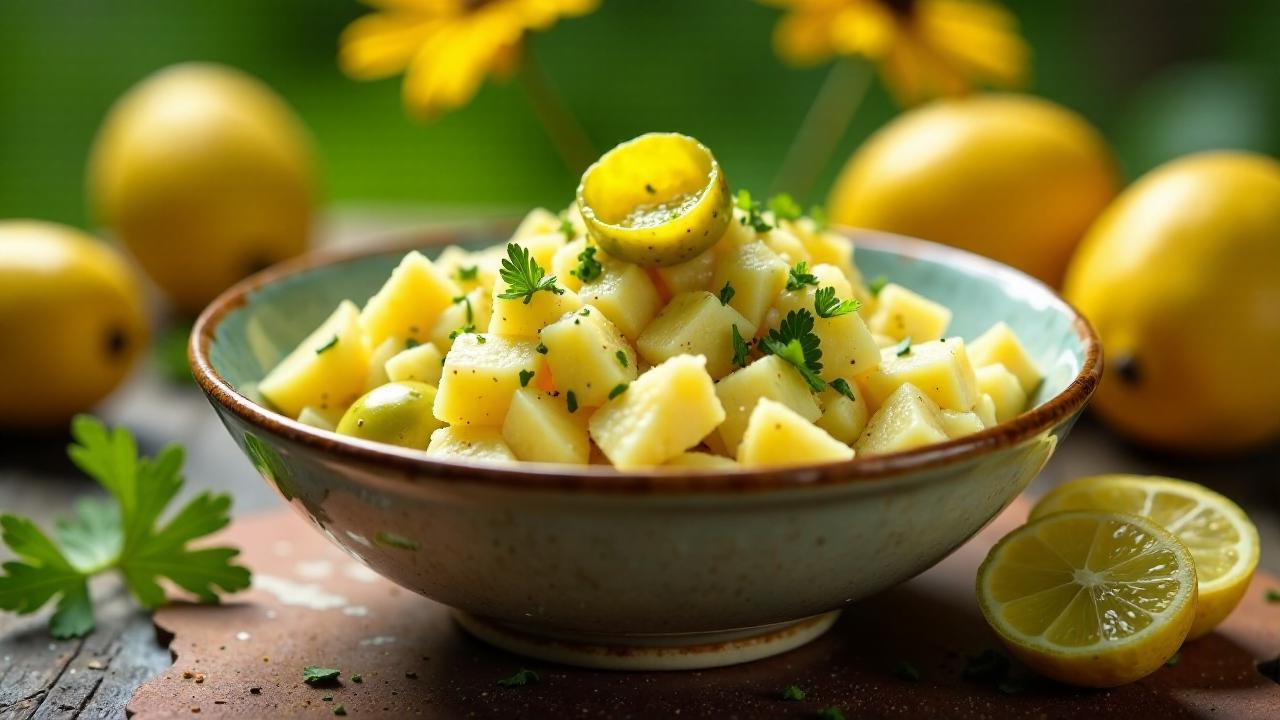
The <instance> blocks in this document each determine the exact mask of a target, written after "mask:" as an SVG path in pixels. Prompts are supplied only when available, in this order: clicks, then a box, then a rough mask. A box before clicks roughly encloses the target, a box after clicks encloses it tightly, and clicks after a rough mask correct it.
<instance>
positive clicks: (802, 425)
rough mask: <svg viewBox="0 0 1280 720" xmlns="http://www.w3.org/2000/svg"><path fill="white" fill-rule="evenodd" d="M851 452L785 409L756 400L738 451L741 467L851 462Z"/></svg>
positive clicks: (783, 406) (840, 443) (776, 404)
mask: <svg viewBox="0 0 1280 720" xmlns="http://www.w3.org/2000/svg"><path fill="white" fill-rule="evenodd" d="M853 455H854V451H853V448H850V447H849V446H848V445H845V444H844V443H842V442H840V441H839V440H837V439H835V438H833V437H831V436H830V435H828V434H827V432H826V431H825V430H823V429H822V428H820V427H818V426H816V425H814V424H813V423H812V422H811V421H810V420H808V419H807V418H805V417H804V416H803V415H800V414H798V413H797V412H796V411H795V410H792V409H791V408H790V407H788V406H787V405H784V404H783V403H780V402H774V401H773V400H770V399H769V398H760V401H759V402H758V403H757V404H756V406H755V409H754V410H752V411H751V417H750V418H749V419H748V421H747V427H746V430H745V432H744V433H743V435H742V444H741V446H739V448H738V463H739V464H741V465H743V466H744V467H753V466H754V467H776V466H783V465H809V464H812V463H820V462H836V461H839V460H852V459H853Z"/></svg>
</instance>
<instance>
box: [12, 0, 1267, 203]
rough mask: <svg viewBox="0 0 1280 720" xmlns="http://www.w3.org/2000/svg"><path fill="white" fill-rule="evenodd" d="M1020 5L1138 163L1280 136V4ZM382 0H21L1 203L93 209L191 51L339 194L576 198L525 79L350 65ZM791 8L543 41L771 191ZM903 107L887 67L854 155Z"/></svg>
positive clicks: (664, 12) (557, 72)
mask: <svg viewBox="0 0 1280 720" xmlns="http://www.w3.org/2000/svg"><path fill="white" fill-rule="evenodd" d="M1005 4H1006V5H1007V6H1008V7H1009V8H1010V9H1011V10H1013V12H1014V13H1015V14H1016V15H1017V16H1018V18H1019V19H1020V21H1021V23H1022V31H1023V34H1024V35H1025V37H1026V38H1027V39H1028V41H1029V42H1030V43H1031V46H1032V47H1033V48H1034V51H1035V55H1034V58H1033V65H1032V67H1033V72H1034V79H1033V81H1032V83H1031V86H1030V90H1031V91H1033V92H1035V93H1038V94H1041V95H1045V96H1047V97H1049V98H1052V99H1054V100H1057V101H1059V102H1062V103H1064V104H1066V105H1068V106H1070V107H1072V108H1074V109H1076V110H1078V111H1080V112H1081V113H1083V114H1084V115H1085V116H1086V117H1088V118H1089V119H1090V120H1092V121H1093V122H1094V123H1095V124H1097V125H1098V126H1099V127H1100V128H1101V129H1102V130H1103V132H1104V133H1105V134H1106V135H1107V136H1108V138H1110V140H1111V141H1112V143H1113V144H1114V146H1115V147H1116V151H1117V153H1118V155H1119V156H1120V159H1121V163H1122V165H1123V167H1124V170H1125V173H1126V175H1128V176H1129V177H1133V176H1135V175H1136V174H1139V173H1141V172H1142V171H1144V170H1147V169H1149V168H1151V167H1153V166H1154V165H1156V164H1158V163H1160V162H1162V161H1164V160H1167V159H1169V158H1171V157H1173V156H1176V155H1178V154H1181V153H1185V152H1188V151H1191V150H1196V149H1204V148H1212V147H1236V148H1247V149H1254V150H1260V151H1263V152H1269V153H1272V154H1277V152H1278V151H1280V42H1278V40H1280V1H1277V0H1252V1H1245V0H1239V1H1231V2H1227V1H1222V2H1204V1H1203V0H1198V1H1197V0H1123V1H1122V2H1116V1H1115V0H1073V1H1070V2H1066V1H1063V2H1047V1H1045V0H1010V1H1009V2H1006V3H1005ZM364 12H367V8H365V7H363V6H361V5H359V4H357V3H356V2H353V1H352V0H180V1H177V2H175V1H170V0H98V1H95V2H84V1H83V0H0V217H36V218H43V219H49V220H57V221H62V222H68V223H71V224H75V225H80V226H87V225H89V224H90V218H88V217H87V213H86V210H85V203H84V197H83V174H84V163H85V158H86V157H87V153H88V148H89V145H90V143H91V142H92V139H93V135H94V132H95V130H96V128H97V126H98V123H99V122H100V121H101V119H102V117H103V115H104V113H105V112H106V110H107V108H108V107H109V106H110V105H111V103H112V101H113V100H114V99H115V98H116V97H117V96H118V95H120V94H121V93H122V92H124V91H125V90H126V89H127V88H128V87H129V86H130V85H132V84H133V83H135V82H137V81H138V80H140V79H141V78H143V77H145V76H146V75H148V74H149V73H151V72H152V71H154V70H156V69H158V68H161V67H163V66H165V65H168V64H170V63H174V62H178V61H183V60H209V61H218V62H223V63H227V64H230V65H234V66H236V67H239V68H242V69H244V70H247V71H249V72H251V73H253V74H255V75H257V76H259V77H261V78H262V79H264V80H265V81H266V82H267V83H269V84H270V85H272V86H273V87H275V88H276V89H277V90H278V91H280V92H281V93H282V94H283V95H284V96H285V97H286V98H287V99H288V100H289V102H291V103H292V104H293V106H294V107H295V108H296V109H297V111H298V112H299V114H300V115H301V116H302V118H303V120H304V121H305V122H306V123H307V124H308V125H309V126H310V128H311V130H312V132H313V133H314V135H315V138H316V141H317V145H318V148H319V152H320V156H321V161H322V167H323V172H324V181H323V183H324V186H325V189H326V194H327V196H328V197H329V199H330V200H332V201H335V202H339V203H346V204H350V203H358V204H361V205H367V204H388V205H406V204H412V205H427V206H434V207H438V208H448V209H451V210H454V211H456V210H458V209H460V208H461V209H464V210H465V209H467V208H481V207H483V208H486V209H489V210H492V209H495V208H503V209H507V208H510V209H513V210H514V209H517V208H525V207H528V206H529V205H532V204H546V205H553V206H562V205H565V204H567V202H568V201H569V199H570V197H571V194H572V191H573V188H574V186H575V185H576V178H574V177H571V176H570V175H569V173H568V172H567V171H565V170H564V168H563V166H562V164H561V163H560V161H559V159H558V156H557V155H556V154H555V152H554V151H553V149H552V147H551V145H550V144H549V143H548V141H547V140H546V138H545V135H544V133H543V131H542V129H541V127H540V126H539V125H538V123H537V121H536V120H535V118H534V116H533V114H532V113H531V112H530V110H529V107H528V105H527V103H526V101H525V98H524V96H523V95H522V94H521V91H520V89H519V87H518V86H517V85H515V84H510V83H509V84H493V83H490V84H488V85H487V86H486V87H485V89H484V90H482V91H481V93H480V94H479V96H478V97H477V98H476V99H475V101H474V102H473V103H472V104H471V105H470V106H468V107H467V108H465V109H463V110H461V111H458V112H455V113H453V114H450V115H447V116H445V117H443V118H441V119H439V120H437V121H435V122H433V123H429V124H423V123H419V122H416V121H414V120H412V119H411V118H409V117H407V116H406V114H405V112H404V111H403V109H402V108H401V105H400V95H399V92H400V88H399V83H400V81H399V78H393V79H390V80H387V81H383V82H377V83H359V82H355V81H352V80H349V79H347V78H345V77H344V76H343V75H342V74H341V73H340V72H339V71H338V68H337V65H336V62H335V55H336V44H337V38H338V34H339V33H340V31H341V30H342V28H343V27H344V26H345V25H346V23H347V22H349V21H350V20H351V19H353V18H355V17H357V16H358V15H360V14H362V13H364ZM777 15H778V13H777V12H776V11H775V10H772V9H770V8H766V7H762V6H759V5H757V4H754V3H752V2H749V1H748V0H696V1H691V0H647V1H646V2H638V1H637V0H604V2H603V6H602V9H601V10H600V11H599V12H597V13H595V14H593V15H590V16H587V17H584V18H580V19H573V20H567V21H564V22H561V23H560V24H558V25H557V26H556V27H554V28H553V29H552V30H551V31H550V32H548V33H544V34H540V35H537V36H535V37H534V38H533V39H532V43H533V49H534V51H535V52H536V53H538V55H539V56H540V58H541V59H542V61H543V63H544V65H545V66H546V69H547V71H548V73H549V74H550V75H551V77H552V78H553V80H554V82H555V84H556V85H557V86H558V87H559V88H560V90H561V91H562V92H563V94H564V95H565V97H566V99H567V102H568V103H569V104H570V106H571V107H572V109H573V110H574V111H575V112H576V113H577V114H578V115H579V116H580V118H581V119H582V121H583V124H584V125H585V126H586V127H587V129H588V132H589V134H590V135H591V137H592V139H593V141H594V142H595V144H596V145H597V149H604V148H607V147H609V146H611V145H613V144H614V143H616V142H618V141H620V140H623V139H626V138H628V137H631V136H634V135H636V134H639V133H641V132H645V131H649V130H678V131H681V132H686V133H690V134H692V135H695V136H697V137H698V138H700V139H702V140H703V141H704V142H706V143H707V144H709V145H710V146H711V147H712V148H713V149H714V150H715V152H716V154H717V156H718V157H719V158H720V160H721V162H722V164H723V165H724V166H725V168H726V170H727V172H728V174H729V176H730V179H731V181H732V182H733V183H734V184H735V185H736V186H746V187H749V188H754V189H758V190H760V191H763V190H764V189H766V188H767V187H768V185H769V182H770V180H771V179H772V173H773V172H774V170H775V169H776V168H777V166H778V164H779V162H780V161H781V159H782V155H783V153H784V151H785V148H786V146H787V143H788V141H789V140H790V138H791V135H792V134H793V133H794V131H795V128H796V127H797V126H798V124H799V122H800V119H801V117H802V116H803V114H804V112H805V109H806V108H807V106H808V104H809V102H810V101H811V100H812V98H813V95H814V93H815V91H816V89H817V86H818V84H819V83H820V82H821V80H822V77H823V74H824V72H825V69H826V68H825V67H820V68H815V69H808V70H795V69H792V68H788V67H785V66H783V65H782V64H780V63H779V62H778V61H777V60H776V59H775V57H774V55H773V53H772V50H771V46H770V32H771V29H772V26H773V23H774V21H775V20H776V18H777ZM895 112H896V108H895V107H894V106H893V105H892V103H891V102H890V101H889V99H888V97H887V96H886V94H885V93H884V91H883V89H882V88H880V87H879V86H878V85H877V86H876V87H875V88H874V89H873V90H872V93H871V95H870V96H869V98H868V99H867V102H866V104H865V105H864V106H863V108H862V110H861V111H860V113H859V115H858V117H857V119H856V121H855V125H854V127H853V129H852V131H851V132H850V133H849V135H848V137H846V138H845V140H844V142H843V144H842V146H841V149H840V152H839V158H838V159H843V158H844V157H845V156H847V154H848V153H849V152H850V151H851V150H852V149H853V148H854V147H855V146H856V145H857V143H858V142H860V141H861V139H863V138H865V137H866V135H867V134H868V133H870V132H871V131H873V130H874V129H875V128H876V127H878V126H880V125H881V124H883V123H884V122H885V121H886V120H887V119H888V118H890V117H891V116H892V115H893V114H894V113H895ZM839 165H840V162H838V161H833V162H832V163H831V164H830V166H829V167H828V168H827V173H826V176H825V177H824V179H823V181H822V183H820V187H819V190H818V191H817V192H815V195H814V197H813V198H810V200H817V199H820V197H821V195H822V194H823V193H825V188H826V187H827V185H828V184H829V182H830V180H831V178H832V176H834V174H835V172H836V171H837V170H838V168H839Z"/></svg>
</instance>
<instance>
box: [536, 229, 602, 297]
mask: <svg viewBox="0 0 1280 720" xmlns="http://www.w3.org/2000/svg"><path fill="white" fill-rule="evenodd" d="M586 249H587V239H586V238H578V239H577V240H574V241H573V242H571V243H569V244H567V245H563V246H561V247H560V249H559V250H556V254H555V255H553V256H552V257H551V269H550V270H548V271H547V272H549V273H551V274H552V275H555V276H556V284H557V285H559V286H560V287H563V288H566V289H569V290H572V291H574V292H577V291H578V290H580V289H581V288H582V280H580V279H578V276H577V275H575V274H574V271H575V270H577V269H578V263H579V262H581V261H580V260H579V259H578V256H579V255H581V254H582V252H583V251H584V250H586ZM603 254H604V253H603V251H601V250H600V248H596V254H595V258H596V260H602V259H603V258H602V257H601V256H602V255H603Z"/></svg>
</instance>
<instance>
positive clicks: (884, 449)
mask: <svg viewBox="0 0 1280 720" xmlns="http://www.w3.org/2000/svg"><path fill="white" fill-rule="evenodd" d="M940 412H941V411H940V410H939V409H938V405H937V404H936V403H934V402H933V400H930V399H929V396H927V395H925V394H924V392H922V391H921V390H920V389H919V388H917V387H916V386H915V385H912V384H911V383H904V384H902V385H900V386H898V388H897V389H896V390H894V392H893V394H892V395H890V396H889V398H888V399H887V400H885V402H884V404H883V405H882V406H881V407H880V409H879V410H877V411H876V414H875V415H872V416H871V419H870V420H869V421H867V428H866V430H864V431H863V432H862V438H861V439H859V440H858V442H857V443H856V444H855V445H854V447H855V448H856V449H857V450H858V452H859V453H861V454H863V455H881V454H884V453H891V452H899V451H902V450H911V449H912V448H918V447H922V446H924V445H932V444H933V443H940V442H946V441H947V440H948V439H949V438H948V437H947V431H946V430H945V429H944V428H943V427H942V422H941V421H940V420H939V418H938V416H939V413H940Z"/></svg>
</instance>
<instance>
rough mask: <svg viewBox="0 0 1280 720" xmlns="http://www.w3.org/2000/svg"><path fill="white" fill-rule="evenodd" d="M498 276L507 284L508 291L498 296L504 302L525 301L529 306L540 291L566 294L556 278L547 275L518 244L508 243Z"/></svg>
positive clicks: (527, 250)
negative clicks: (557, 283) (535, 294)
mask: <svg viewBox="0 0 1280 720" xmlns="http://www.w3.org/2000/svg"><path fill="white" fill-rule="evenodd" d="M498 276H499V277H501V278H502V281H503V282H505V283H506V284H507V289H506V290H504V291H503V292H502V293H501V294H500V295H498V297H500V298H502V299H503V300H520V299H523V300H524V304H525V305H528V304H529V303H530V302H532V301H533V295H534V293H536V292H538V291H539V290H545V291H547V292H549V293H554V294H556V295H563V294H564V288H562V287H560V286H558V285H556V276H555V275H547V272H546V271H545V270H543V269H542V266H541V265H539V264H538V261H537V260H534V259H533V258H532V257H530V256H529V249H528V248H525V247H523V246H521V245H517V244H516V243H507V257H505V258H503V260H502V268H501V269H500V270H498Z"/></svg>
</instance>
